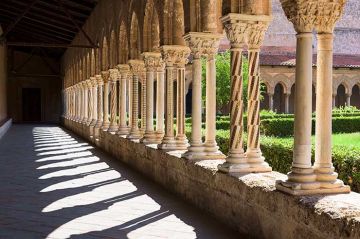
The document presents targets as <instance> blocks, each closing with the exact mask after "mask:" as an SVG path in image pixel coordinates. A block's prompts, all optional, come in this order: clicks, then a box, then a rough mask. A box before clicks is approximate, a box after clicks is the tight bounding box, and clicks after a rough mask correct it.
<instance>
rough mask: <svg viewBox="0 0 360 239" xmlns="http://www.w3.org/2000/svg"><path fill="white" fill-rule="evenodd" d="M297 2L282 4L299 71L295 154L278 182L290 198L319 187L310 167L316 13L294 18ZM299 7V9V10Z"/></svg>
mask: <svg viewBox="0 0 360 239" xmlns="http://www.w3.org/2000/svg"><path fill="white" fill-rule="evenodd" d="M294 1H295V0H288V1H284V2H282V6H283V9H284V11H285V14H289V15H287V17H288V18H289V19H290V20H291V21H292V22H293V24H294V27H295V30H296V31H297V35H296V38H297V42H296V70H295V84H296V91H295V122H294V152H293V163H292V167H291V172H290V173H289V174H288V179H287V180H286V181H278V182H277V184H276V188H277V189H278V190H281V191H284V192H287V193H290V194H294V195H296V194H304V193H305V192H306V191H307V190H316V189H318V188H319V187H320V184H319V183H318V182H316V175H315V174H314V169H313V168H312V165H311V125H312V54H313V52H312V43H313V34H312V31H313V28H314V16H315V9H312V10H311V11H310V12H308V11H306V10H307V6H301V7H303V8H304V9H303V11H304V13H303V14H306V15H301V14H300V13H299V14H298V15H296V16H293V15H292V14H294V13H293V10H294V9H295V7H296V3H294ZM298 7H299V6H298Z"/></svg>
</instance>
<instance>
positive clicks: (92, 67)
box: [89, 49, 96, 76]
mask: <svg viewBox="0 0 360 239" xmlns="http://www.w3.org/2000/svg"><path fill="white" fill-rule="evenodd" d="M89 64H90V76H95V71H96V70H95V50H94V49H91V52H90V63H89Z"/></svg>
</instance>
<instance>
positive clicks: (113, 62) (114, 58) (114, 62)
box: [109, 30, 117, 68]
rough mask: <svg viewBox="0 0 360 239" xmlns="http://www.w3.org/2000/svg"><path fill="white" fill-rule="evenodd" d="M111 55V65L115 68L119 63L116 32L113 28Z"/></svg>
mask: <svg viewBox="0 0 360 239" xmlns="http://www.w3.org/2000/svg"><path fill="white" fill-rule="evenodd" d="M109 55H110V67H111V68H113V67H115V66H116V65H117V50H116V34H115V31H114V30H112V31H111V34H110V49H109Z"/></svg>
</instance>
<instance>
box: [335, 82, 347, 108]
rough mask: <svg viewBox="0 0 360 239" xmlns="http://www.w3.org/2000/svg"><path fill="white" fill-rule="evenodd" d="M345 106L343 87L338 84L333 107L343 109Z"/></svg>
mask: <svg viewBox="0 0 360 239" xmlns="http://www.w3.org/2000/svg"><path fill="white" fill-rule="evenodd" d="M345 105H346V95H345V86H344V85H343V84H340V85H339V87H338V89H337V94H336V99H335V106H336V107H341V106H342V107H345Z"/></svg>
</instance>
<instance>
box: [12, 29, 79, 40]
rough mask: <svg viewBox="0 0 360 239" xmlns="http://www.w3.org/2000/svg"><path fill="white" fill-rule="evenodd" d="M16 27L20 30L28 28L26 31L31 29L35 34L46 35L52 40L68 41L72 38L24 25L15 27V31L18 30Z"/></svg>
mask: <svg viewBox="0 0 360 239" xmlns="http://www.w3.org/2000/svg"><path fill="white" fill-rule="evenodd" d="M18 29H22V30H28V31H31V32H35V33H37V35H40V36H42V35H44V36H47V37H48V38H50V39H53V41H65V42H68V43H70V42H71V40H72V39H69V38H64V37H61V36H59V35H54V34H51V33H48V32H46V31H43V30H39V29H37V28H31V29H30V28H28V27H26V26H21V27H20V26H19V27H17V28H16V31H18Z"/></svg>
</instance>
